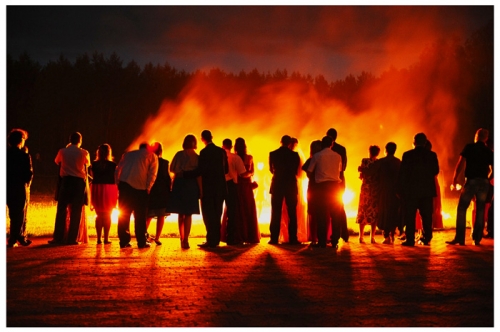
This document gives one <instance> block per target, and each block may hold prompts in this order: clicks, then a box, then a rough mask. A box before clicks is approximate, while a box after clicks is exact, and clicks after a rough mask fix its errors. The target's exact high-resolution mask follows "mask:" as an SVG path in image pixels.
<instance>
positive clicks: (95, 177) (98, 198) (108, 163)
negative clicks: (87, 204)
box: [90, 143, 118, 244]
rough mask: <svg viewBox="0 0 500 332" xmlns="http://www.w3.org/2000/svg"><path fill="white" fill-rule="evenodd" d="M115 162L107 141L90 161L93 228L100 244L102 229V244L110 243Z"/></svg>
mask: <svg viewBox="0 0 500 332" xmlns="http://www.w3.org/2000/svg"><path fill="white" fill-rule="evenodd" d="M115 169H116V163H115V162H114V161H113V154H112V151H111V146H110V145H109V144H107V143H104V144H101V145H99V147H98V149H97V153H96V159H95V160H94V161H93V162H92V165H91V167H90V173H91V175H92V194H91V208H92V209H94V210H95V212H96V215H97V216H96V219H95V228H96V233H97V244H101V243H102V241H101V235H102V233H103V230H104V244H110V243H111V242H110V241H109V230H110V228H111V213H112V212H113V209H114V208H115V207H116V203H117V202H118V187H117V186H116V184H115Z"/></svg>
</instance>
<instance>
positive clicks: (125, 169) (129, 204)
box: [115, 143, 158, 248]
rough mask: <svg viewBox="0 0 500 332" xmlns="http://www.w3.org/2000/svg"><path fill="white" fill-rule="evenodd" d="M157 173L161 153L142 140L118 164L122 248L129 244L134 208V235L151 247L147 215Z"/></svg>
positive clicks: (119, 230)
mask: <svg viewBox="0 0 500 332" xmlns="http://www.w3.org/2000/svg"><path fill="white" fill-rule="evenodd" d="M157 173H158V157H157V156H156V155H155V154H154V153H152V152H150V151H149V150H148V144H147V143H142V144H141V145H140V147H139V150H134V151H130V152H126V153H124V154H123V156H122V159H121V160H120V163H119V164H118V166H117V167H116V171H115V180H116V183H117V184H118V193H119V194H118V207H119V210H120V217H119V218H118V237H119V238H120V248H128V247H131V245H130V215H131V214H132V212H134V219H135V229H134V230H135V237H136V239H137V245H138V247H139V248H149V247H150V246H151V244H150V243H149V242H148V241H147V239H146V218H147V213H148V195H149V192H150V191H151V188H152V187H153V184H154V182H155V180H156V175H157Z"/></svg>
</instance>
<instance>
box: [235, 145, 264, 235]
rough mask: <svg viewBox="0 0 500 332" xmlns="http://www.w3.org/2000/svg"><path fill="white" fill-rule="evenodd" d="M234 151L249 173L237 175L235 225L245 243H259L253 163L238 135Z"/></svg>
mask: <svg viewBox="0 0 500 332" xmlns="http://www.w3.org/2000/svg"><path fill="white" fill-rule="evenodd" d="M234 151H235V152H236V154H237V155H238V156H239V157H240V158H241V159H242V160H243V164H244V165H245V169H246V170H247V172H248V173H249V174H250V176H249V177H242V176H239V177H238V184H237V192H238V210H237V211H238V213H237V216H238V217H237V218H236V220H237V222H238V223H239V225H238V226H237V227H236V229H237V232H239V235H240V236H239V237H240V238H241V240H243V242H245V243H260V230H259V221H258V219H257V207H256V205H255V197H254V194H253V189H254V184H253V183H252V175H253V174H254V164H253V157H252V155H249V154H247V146H246V143H245V140H244V139H243V138H241V137H238V138H237V139H236V141H235V142H234Z"/></svg>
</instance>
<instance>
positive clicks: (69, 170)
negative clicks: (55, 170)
mask: <svg viewBox="0 0 500 332" xmlns="http://www.w3.org/2000/svg"><path fill="white" fill-rule="evenodd" d="M69 141H70V144H68V145H67V146H66V147H65V148H62V149H60V150H59V152H58V153H57V156H56V159H55V163H56V164H57V165H59V167H60V169H59V176H60V177H61V184H60V187H59V192H58V198H57V212H56V222H55V226H54V235H53V239H52V240H51V241H49V243H51V244H61V243H63V241H64V235H65V229H66V213H67V210H68V209H69V214H70V215H69V229H68V234H67V244H78V242H77V237H78V231H79V229H80V222H81V217H82V209H83V205H84V203H85V187H86V180H87V168H88V167H89V166H90V156H89V152H88V151H87V150H84V149H82V148H80V146H81V145H82V135H81V134H80V133H79V132H75V133H73V134H71V136H70V137H69Z"/></svg>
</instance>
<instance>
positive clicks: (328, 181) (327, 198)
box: [307, 136, 342, 249]
mask: <svg viewBox="0 0 500 332" xmlns="http://www.w3.org/2000/svg"><path fill="white" fill-rule="evenodd" d="M332 144H333V139H332V138H331V137H330V136H325V137H323V139H322V140H321V147H322V150H321V151H320V152H318V153H315V154H314V155H313V157H312V158H311V163H310V164H309V167H308V168H307V171H308V172H309V173H311V174H312V173H314V180H315V182H316V189H317V195H316V197H315V199H316V203H315V207H316V213H317V216H316V221H317V224H318V246H319V247H322V248H324V247H326V240H327V238H326V237H327V231H328V223H329V220H331V223H332V247H333V248H335V249H336V248H337V244H338V241H339V239H340V223H341V221H342V217H341V211H342V207H341V205H342V203H341V201H342V198H341V197H340V194H341V192H342V183H341V182H342V181H341V179H340V171H341V170H342V158H341V157H340V155H339V154H338V153H337V152H334V151H333V150H332V149H331V147H332Z"/></svg>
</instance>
